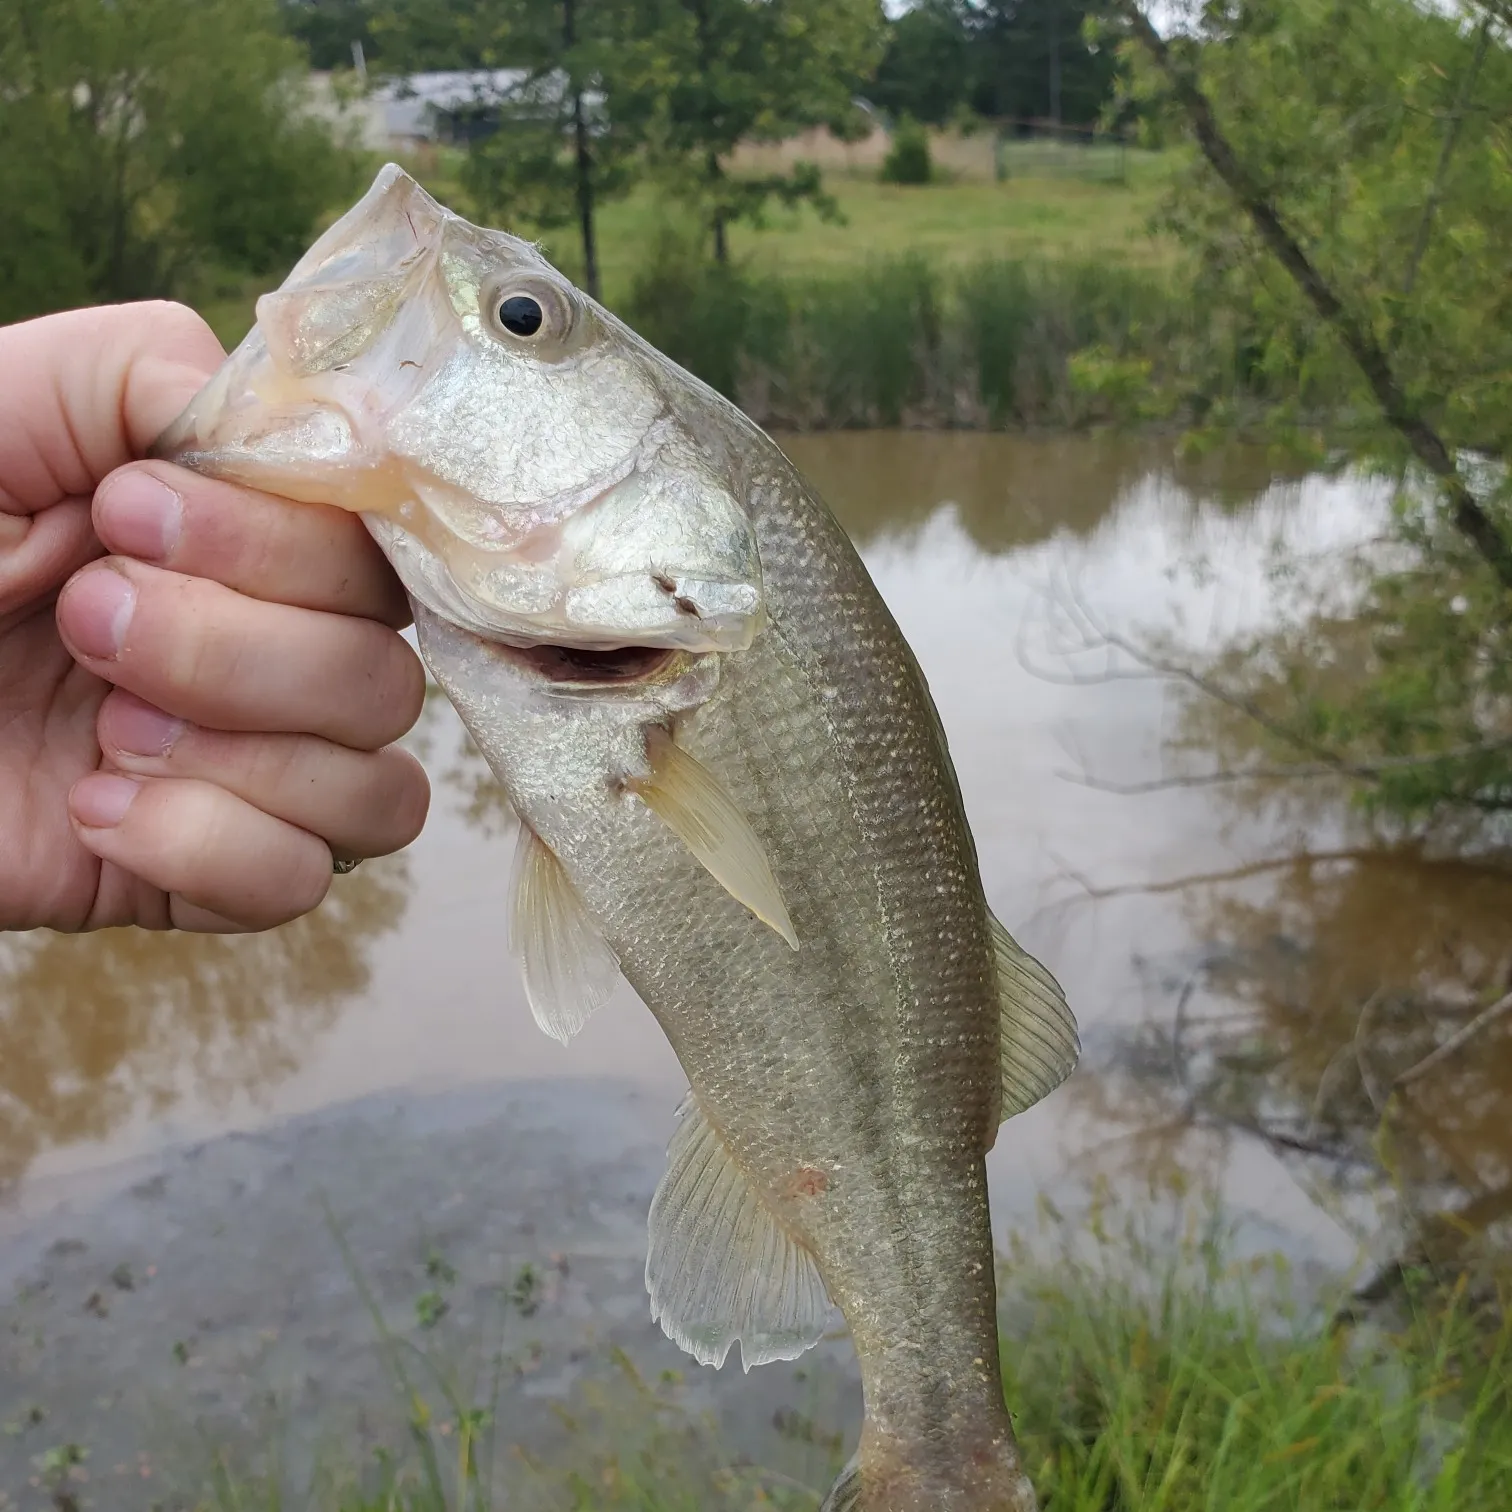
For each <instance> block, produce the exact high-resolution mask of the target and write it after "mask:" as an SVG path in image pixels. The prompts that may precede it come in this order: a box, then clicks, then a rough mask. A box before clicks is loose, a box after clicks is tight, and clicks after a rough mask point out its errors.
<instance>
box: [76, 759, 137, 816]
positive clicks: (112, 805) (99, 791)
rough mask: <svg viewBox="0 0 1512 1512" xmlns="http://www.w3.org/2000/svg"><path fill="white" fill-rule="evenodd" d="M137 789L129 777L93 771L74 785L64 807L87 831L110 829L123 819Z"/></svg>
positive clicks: (135, 783)
mask: <svg viewBox="0 0 1512 1512" xmlns="http://www.w3.org/2000/svg"><path fill="white" fill-rule="evenodd" d="M141 788H142V784H141V783H140V782H133V781H132V780H131V778H129V777H116V776H114V775H112V774H111V773H109V772H96V773H95V775H94V776H92V777H84V778H81V779H80V780H79V781H78V782H76V783H74V785H73V791H72V792H71V793H70V794H69V795H68V806H69V808H70V809H71V810H72V811H73V816H74V818H75V819H77V820H78V821H79V823H80V824H82V825H85V826H86V827H87V828H89V829H111V828H113V827H114V826H115V825H117V824H119V823H120V822H121V820H122V819H124V818H125V817H126V810H127V809H129V808H130V807H131V801H132V799H133V798H135V797H136V795H137V794H138V793H139V792H140V791H141Z"/></svg>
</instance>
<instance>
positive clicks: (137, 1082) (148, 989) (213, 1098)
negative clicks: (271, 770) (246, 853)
mask: <svg viewBox="0 0 1512 1512" xmlns="http://www.w3.org/2000/svg"><path fill="white" fill-rule="evenodd" d="M407 879H408V868H407V866H406V863H405V862H404V860H403V859H402V858H397V859H391V860H388V861H384V862H374V863H369V864H368V865H367V866H365V867H362V868H359V869H358V870H357V871H355V872H353V873H352V874H351V875H350V876H348V877H346V878H344V879H342V881H341V882H340V883H339V884H338V885H336V886H334V887H333V888H332V889H331V894H330V897H329V899H328V900H327V902H326V903H325V904H324V905H323V906H322V907H321V908H320V909H319V910H317V911H316V912H315V913H313V914H311V915H309V916H308V917H306V918H303V919H300V920H298V921H296V922H295V923H293V924H289V925H287V926H285V927H284V928H282V929H278V930H274V931H271V932H269V933H267V934H261V935H241V936H232V937H218V936H214V935H194V934H152V933H148V932H147V931H144V930H133V929H110V930H104V931H101V932H100V933H99V934H94V935H85V936H68V935H59V934H52V933H46V932H37V933H35V934H29V935H16V936H10V937H4V936H0V1189H3V1188H4V1186H5V1185H6V1184H7V1183H9V1182H12V1181H14V1180H15V1179H16V1178H17V1177H18V1176H20V1175H21V1173H22V1172H23V1171H25V1170H26V1168H27V1167H28V1165H30V1163H31V1162H32V1160H33V1159H34V1158H35V1157H36V1156H37V1155H38V1154H39V1153H40V1152H41V1151H43V1150H46V1149H48V1148H49V1147H52V1146H58V1145H65V1144H78V1143H82V1142H84V1141H99V1140H105V1139H107V1138H108V1137H109V1136H110V1135H111V1134H112V1132H113V1131H115V1130H116V1129H118V1128H119V1127H120V1126H121V1125H122V1124H124V1123H126V1122H127V1121H128V1120H132V1119H143V1118H146V1119H151V1118H155V1117H160V1116H162V1115H163V1114H165V1113H167V1112H169V1111H170V1110H171V1109H172V1108H173V1106H174V1104H175V1103H176V1102H177V1101H178V1100H179V1099H180V1098H181V1097H183V1096H184V1095H185V1094H186V1093H187V1092H192V1094H193V1095H194V1096H195V1097H196V1098H198V1099H201V1100H204V1101H206V1102H209V1103H212V1104H216V1103H224V1102H226V1101H228V1100H229V1099H231V1098H232V1097H233V1096H234V1095H236V1094H255V1093H257V1092H258V1091H259V1090H260V1089H264V1088H267V1087H269V1086H270V1085H272V1084H273V1083H276V1082H277V1081H278V1080H280V1079H281V1078H284V1077H287V1076H288V1075H289V1074H290V1073H291V1072H292V1071H294V1070H295V1069H296V1068H297V1067H298V1065H299V1064H300V1062H301V1060H302V1059H303V1057H304V1056H305V1055H306V1054H307V1053H308V1049H309V1046H310V1044H311V1043H312V1041H313V1040H315V1039H316V1038H317V1037H318V1036H319V1035H320V1034H322V1033H323V1032H325V1031H326V1030H327V1029H329V1028H330V1026H331V1025H332V1023H333V1022H334V1021H335V1019H336V1017H337V1015H338V1014H339V1013H340V1011H341V1008H342V1006H343V1004H345V1003H346V1002H348V1001H350V1000H351V999H353V998H355V997H357V996H358V995H359V994H361V993H363V992H365V991H367V990H368V988H369V987H370V986H371V983H372V973H371V970H370V967H369V964H368V950H369V947H370V946H371V944H372V942H373V941H374V940H375V939H376V938H377V937H378V936H379V935H381V934H383V933H385V932H387V931H389V930H392V929H394V928H396V927H397V926H398V924H399V922H400V920H401V918H402V916H403V913H404V907H405V900H406V896H407V891H408V881H407Z"/></svg>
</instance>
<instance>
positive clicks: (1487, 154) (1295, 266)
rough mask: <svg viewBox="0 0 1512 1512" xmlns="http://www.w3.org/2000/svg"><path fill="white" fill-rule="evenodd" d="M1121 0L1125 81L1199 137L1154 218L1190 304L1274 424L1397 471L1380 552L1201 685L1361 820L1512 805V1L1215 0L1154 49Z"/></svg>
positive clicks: (1137, 13)
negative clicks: (1345, 791)
mask: <svg viewBox="0 0 1512 1512" xmlns="http://www.w3.org/2000/svg"><path fill="white" fill-rule="evenodd" d="M1117 9H1118V10H1119V11H1121V12H1122V13H1123V15H1124V17H1125V19H1126V22H1127V25H1128V28H1129V32H1128V35H1129V37H1130V38H1131V39H1132V45H1133V54H1132V55H1133V56H1134V57H1135V58H1136V59H1137V60H1143V62H1142V66H1141V69H1140V71H1139V72H1138V73H1137V75H1136V76H1135V80H1134V88H1135V90H1136V92H1137V93H1138V94H1140V96H1141V97H1142V98H1144V99H1145V100H1147V101H1150V102H1151V103H1152V104H1153V105H1154V106H1155V107H1156V108H1163V109H1165V110H1167V111H1168V112H1170V113H1172V114H1173V115H1174V116H1175V117H1176V118H1177V119H1179V120H1181V121H1183V122H1184V123H1185V124H1186V125H1187V127H1188V129H1189V130H1190V132H1191V134H1192V135H1193V137H1194V138H1195V140H1196V142H1197V145H1198V147H1199V148H1200V153H1199V155H1198V156H1197V157H1196V158H1195V160H1194V162H1193V164H1192V167H1191V169H1190V170H1189V171H1188V172H1187V173H1186V174H1185V176H1184V177H1182V178H1181V179H1180V181H1179V182H1178V186H1177V190H1176V193H1175V196H1174V198H1173V201H1172V203H1171V205H1170V206H1169V208H1168V212H1167V220H1168V224H1169V226H1170V228H1171V229H1172V230H1174V231H1175V232H1176V234H1177V235H1178V236H1179V237H1180V238H1181V239H1182V240H1183V241H1184V242H1185V244H1186V246H1187V247H1188V248H1189V249H1190V253H1191V257H1192V269H1191V273H1190V277H1191V281H1192V286H1193V296H1194V298H1195V299H1196V300H1197V301H1198V302H1199V304H1200V305H1201V307H1202V308H1204V309H1206V310H1208V311H1210V312H1211V319H1212V320H1213V321H1214V322H1215V323H1217V322H1224V323H1228V324H1230V325H1232V326H1234V327H1237V328H1238V329H1240V330H1241V331H1243V332H1245V333H1247V341H1248V351H1247V356H1246V358H1245V360H1246V362H1247V363H1248V364H1249V366H1250V367H1251V368H1252V370H1253V371H1254V372H1255V373H1256V374H1258V375H1259V376H1260V378H1261V380H1262V381H1263V382H1264V383H1265V384H1267V385H1268V386H1269V387H1270V389H1271V391H1272V392H1273V393H1274V394H1275V395H1276V398H1277V402H1276V405H1275V408H1274V411H1273V413H1272V414H1271V415H1270V416H1269V417H1268V419H1269V421H1270V422H1271V424H1272V427H1273V428H1274V429H1276V430H1279V431H1280V432H1281V433H1282V434H1286V433H1288V432H1290V433H1293V434H1294V433H1295V432H1296V431H1297V430H1298V429H1299V428H1301V427H1304V426H1306V425H1308V424H1309V423H1310V417H1312V416H1317V415H1325V416H1328V417H1331V419H1332V422H1333V427H1332V428H1333V436H1332V438H1331V439H1333V440H1334V441H1335V442H1337V443H1343V444H1345V445H1347V446H1348V447H1349V449H1350V451H1351V452H1352V453H1353V454H1354V455H1355V456H1357V457H1360V458H1362V459H1365V460H1367V461H1369V462H1370V463H1372V464H1373V465H1374V466H1376V467H1378V468H1380V469H1382V470H1386V471H1389V472H1391V473H1394V474H1396V475H1397V476H1398V477H1399V478H1401V479H1402V480H1403V486H1402V488H1401V491H1400V496H1399V500H1398V508H1397V513H1396V517H1395V520H1394V523H1393V526H1392V530H1391V536H1392V541H1391V544H1392V547H1393V548H1394V555H1393V559H1392V560H1391V565H1389V566H1380V565H1371V564H1369V563H1365V562H1361V563H1358V564H1356V567H1355V570H1354V581H1353V583H1352V584H1351V585H1350V586H1351V588H1352V592H1351V594H1350V595H1349V596H1348V598H1347V600H1346V602H1344V603H1343V604H1342V605H1341V604H1340V603H1339V602H1338V601H1337V598H1336V599H1335V600H1334V601H1333V602H1331V603H1320V604H1319V605H1318V606H1316V608H1315V610H1314V612H1312V613H1311V614H1309V615H1308V616H1307V617H1306V618H1305V619H1303V620H1302V621H1301V622H1300V623H1294V624H1292V625H1290V626H1287V627H1285V628H1284V629H1282V630H1280V631H1276V632H1270V633H1267V634H1266V635H1264V636H1262V637H1260V639H1259V640H1258V641H1256V642H1255V643H1253V644H1250V645H1247V646H1241V647H1237V648H1233V649H1232V652H1231V654H1230V655H1228V656H1226V657H1225V658H1223V659H1222V660H1221V661H1220V663H1219V664H1218V665H1217V666H1216V668H1215V669H1214V672H1213V675H1212V676H1211V677H1210V678H1209V679H1208V686H1209V687H1210V688H1211V689H1212V690H1214V691H1216V692H1218V693H1219V695H1220V697H1222V698H1225V699H1226V700H1227V701H1228V703H1229V704H1230V706H1231V707H1234V708H1238V709H1242V710H1243V711H1244V712H1245V713H1246V715H1247V716H1249V717H1251V718H1252V719H1256V718H1257V719H1258V720H1259V722H1260V724H1261V727H1262V728H1263V729H1264V731H1265V733H1266V741H1267V750H1268V752H1269V753H1271V755H1272V757H1273V758H1280V759H1283V760H1286V759H1289V760H1295V759H1296V758H1298V757H1299V756H1300V757H1301V758H1302V764H1303V765H1304V766H1305V767H1306V768H1307V769H1308V770H1309V771H1320V772H1333V773H1335V774H1337V775H1338V776H1340V777H1342V778H1344V779H1346V780H1348V781H1350V782H1351V783H1353V784H1354V785H1355V787H1356V789H1357V791H1358V792H1359V793H1360V795H1361V796H1362V797H1363V798H1364V800H1365V801H1366V802H1367V804H1369V805H1370V806H1372V807H1374V808H1375V809H1376V810H1377V811H1378V812H1381V813H1383V814H1387V815H1391V816H1394V818H1396V819H1399V820H1400V819H1408V820H1413V821H1417V820H1420V819H1424V818H1425V817H1435V816H1438V815H1440V814H1441V813H1443V812H1444V811H1446V810H1449V809H1454V808H1457V809H1459V810H1460V811H1461V812H1463V811H1465V810H1470V811H1472V812H1477V811H1478V812H1484V811H1500V810H1506V809H1512V657H1509V655H1508V652H1509V649H1512V648H1509V640H1512V476H1509V468H1508V463H1509V461H1512V285H1509V282H1508V279H1507V276H1506V267H1507V262H1506V248H1507V247H1508V246H1512V33H1509V28H1508V20H1507V14H1506V12H1507V7H1506V5H1505V4H1504V3H1501V0H1497V3H1494V4H1492V3H1485V4H1482V3H1467V4H1465V5H1463V6H1462V7H1461V8H1460V9H1459V10H1458V11H1457V12H1456V13H1453V14H1446V13H1445V12H1444V11H1443V10H1442V9H1438V10H1430V9H1428V8H1426V7H1422V8H1420V7H1419V6H1418V5H1416V4H1413V3H1412V0H1214V3H1211V4H1209V5H1207V6H1205V7H1204V9H1203V11H1202V13H1201V16H1200V18H1199V23H1198V25H1197V26H1196V28H1195V29H1194V30H1193V31H1191V32H1188V33H1186V34H1182V35H1177V36H1173V37H1171V38H1169V39H1167V38H1164V37H1162V36H1161V35H1160V33H1159V32H1158V31H1157V30H1156V29H1155V28H1154V27H1153V26H1152V25H1151V23H1150V21H1149V18H1148V16H1147V15H1146V13H1145V12H1144V10H1143V8H1142V7H1140V6H1139V5H1137V4H1135V3H1134V0H1117ZM1320 58H1327V60H1328V66H1327V67H1326V68H1320V67H1319V66H1318V59H1320ZM1224 418H1225V417H1224V416H1223V415H1221V414H1219V415H1216V416H1214V417H1213V419H1212V424H1213V425H1214V426H1215V427H1216V426H1218V425H1221V424H1222V423H1223V421H1224ZM1331 586H1336V585H1331Z"/></svg>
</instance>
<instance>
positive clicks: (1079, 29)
mask: <svg viewBox="0 0 1512 1512" xmlns="http://www.w3.org/2000/svg"><path fill="white" fill-rule="evenodd" d="M1101 9H1102V6H1101V4H1099V3H1098V0H973V3H972V4H971V6H970V10H969V13H968V15H967V31H968V35H969V37H970V39H971V52H972V76H973V78H972V86H971V103H972V105H973V106H974V107H975V108H976V110H977V111H978V112H980V113H981V114H982V115H986V116H996V117H998V118H999V119H1014V120H1050V121H1056V122H1062V121H1064V122H1068V123H1071V124H1075V125H1090V124H1091V123H1092V122H1094V121H1096V120H1097V118H1098V116H1099V114H1100V113H1101V111H1102V109H1103V107H1104V105H1105V104H1106V103H1107V102H1108V100H1109V98H1110V97H1111V95H1112V93H1113V89H1114V83H1115V79H1116V75H1117V68H1118V64H1117V59H1116V57H1115V55H1114V53H1113V52H1112V50H1111V49H1106V48H1102V47H1098V46H1095V45H1093V44H1092V43H1091V42H1089V40H1088V38H1087V35H1086V20H1087V17H1088V15H1089V14H1091V13H1095V12H1097V11H1099V10H1101Z"/></svg>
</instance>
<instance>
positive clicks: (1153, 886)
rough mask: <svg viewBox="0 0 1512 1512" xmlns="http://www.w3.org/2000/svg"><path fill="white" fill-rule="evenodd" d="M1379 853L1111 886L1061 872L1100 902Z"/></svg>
mask: <svg viewBox="0 0 1512 1512" xmlns="http://www.w3.org/2000/svg"><path fill="white" fill-rule="evenodd" d="M1380 856H1381V850H1380V848H1379V847H1370V848H1364V847H1357V848H1355V849H1353V850H1335V851H1301V852H1296V853H1294V854H1292V855H1289V856H1276V857H1274V858H1273V859H1272V860H1269V861H1249V862H1246V863H1245V864H1244V865H1243V866H1231V867H1228V868H1226V869H1225V870H1223V871H1210V872H1193V873H1191V875H1190V876H1185V877H1167V878H1166V879H1165V880H1163V881H1160V882H1122V883H1116V884H1114V886H1112V887H1096V886H1094V885H1093V884H1092V882H1091V881H1090V880H1089V879H1088V878H1087V877H1085V876H1084V875H1083V874H1082V873H1081V872H1078V871H1076V870H1075V869H1074V868H1072V867H1069V866H1063V867H1062V868H1061V870H1060V875H1061V876H1063V877H1065V878H1067V879H1068V880H1070V881H1072V882H1075V883H1076V884H1077V886H1078V887H1080V888H1081V889H1082V891H1083V892H1084V893H1085V894H1086V895H1087V897H1088V898H1089V899H1091V900H1092V901H1093V902H1098V903H1100V902H1102V900H1103V899H1104V898H1126V897H1132V896H1139V897H1143V896H1144V895H1146V894H1149V893H1168V892H1180V891H1181V890H1182V888H1185V887H1205V886H1211V885H1213V884H1215V883H1219V882H1243V881H1246V880H1247V879H1248V878H1250V877H1259V876H1263V875H1264V874H1265V873H1266V872H1271V871H1283V870H1285V868H1286V867H1288V866H1324V865H1328V864H1331V863H1333V862H1337V861H1370V860H1378V859H1379V858H1380ZM1065 901H1067V902H1069V901H1071V900H1070V899H1067V900H1065Z"/></svg>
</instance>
